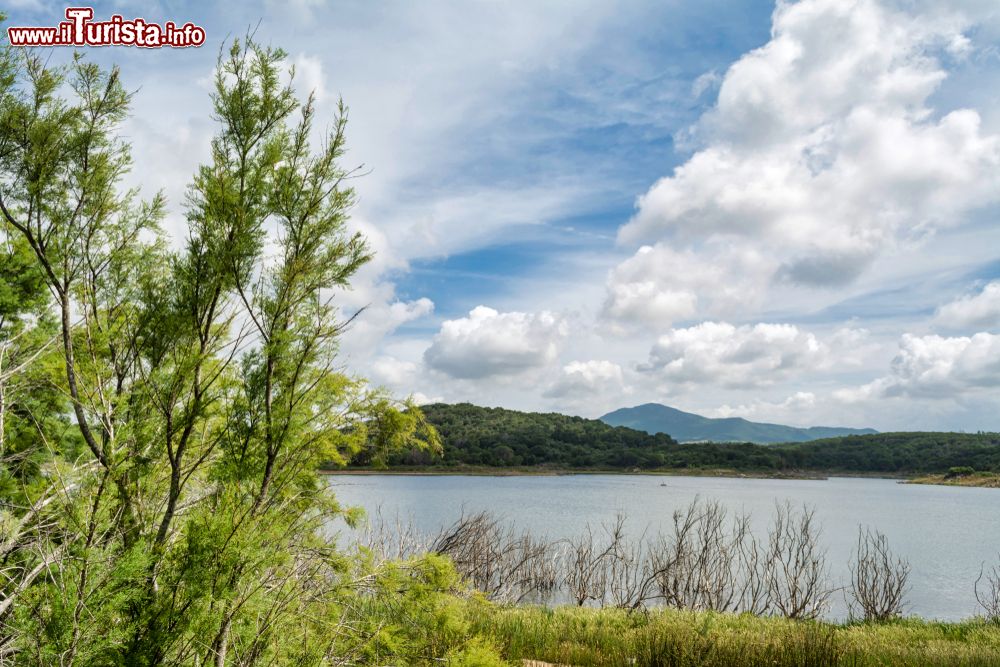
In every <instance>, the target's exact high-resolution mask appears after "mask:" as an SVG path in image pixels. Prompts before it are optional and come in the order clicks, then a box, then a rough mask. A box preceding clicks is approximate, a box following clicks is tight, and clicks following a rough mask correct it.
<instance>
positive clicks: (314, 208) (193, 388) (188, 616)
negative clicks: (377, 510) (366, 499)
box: [0, 40, 439, 665]
mask: <svg viewBox="0 0 1000 667" xmlns="http://www.w3.org/2000/svg"><path fill="white" fill-rule="evenodd" d="M284 59H285V54H284V53H283V52H282V51H280V50H277V49H272V48H267V47H264V46H261V45H259V44H257V43H255V42H254V41H253V40H246V41H234V42H233V43H232V46H231V48H230V49H228V50H227V51H225V52H224V53H222V54H221V56H220V60H219V63H218V66H217V69H216V74H215V82H214V83H215V85H214V92H213V94H212V101H213V105H214V117H215V120H216V121H217V123H218V126H219V129H218V132H217V134H216V135H215V137H214V138H213V140H212V143H211V159H210V161H209V162H208V163H207V164H204V165H202V166H201V167H200V168H199V169H198V170H197V172H196V174H195V175H194V178H193V182H192V183H191V185H190V188H189V191H188V196H187V201H186V219H187V233H186V237H185V238H184V240H183V244H182V247H180V248H179V249H175V248H174V247H172V244H171V243H169V242H168V239H167V238H166V237H165V235H164V233H163V232H162V231H161V227H160V225H161V221H162V220H163V217H164V214H165V210H166V202H165V201H164V198H163V197H162V196H160V195H156V196H154V197H153V198H152V199H150V200H145V201H144V200H141V199H140V197H139V193H138V192H137V191H133V190H126V189H124V188H123V187H122V185H121V184H122V181H123V178H124V177H125V176H126V174H127V173H128V172H129V170H130V169H131V167H132V162H131V155H130V147H129V145H128V144H127V143H126V142H125V141H123V140H122V139H121V138H120V137H119V136H118V128H119V126H120V124H121V122H122V121H123V120H124V119H125V118H126V117H127V114H128V110H129V103H130V99H131V96H132V95H131V94H130V93H129V92H128V90H127V89H126V88H125V86H124V84H123V83H122V81H121V80H120V76H119V72H118V70H117V69H110V70H105V69H102V68H100V67H98V66H97V65H95V64H92V63H90V62H87V61H86V60H85V59H83V58H82V57H79V56H77V57H74V58H73V60H72V62H70V63H69V64H68V65H66V66H61V67H50V66H48V65H47V64H46V63H45V61H44V60H43V59H42V58H40V57H37V56H35V55H33V54H31V53H28V52H25V51H19V50H15V49H11V48H7V49H5V50H3V52H2V54H0V213H2V222H3V225H5V232H4V234H5V238H7V239H9V240H10V242H11V243H16V244H18V247H19V248H21V250H22V251H23V257H27V258H28V259H29V260H30V261H29V262H28V264H29V265H30V268H31V269H32V270H33V271H37V275H38V276H39V280H40V282H41V284H43V285H44V290H42V295H43V296H46V297H47V298H45V299H43V302H44V307H43V308H41V309H40V313H39V315H38V318H39V320H38V321H41V320H42V319H44V318H48V321H50V322H51V330H52V334H53V337H52V343H53V344H51V345H47V346H45V345H42V346H40V347H39V349H42V350H43V352H40V353H39V354H38V355H37V356H39V358H40V357H42V356H45V360H44V361H45V363H47V364H48V367H50V368H56V369H58V372H56V373H51V374H50V376H51V380H50V381H49V384H50V386H51V387H52V388H53V390H54V391H56V392H57V393H58V396H59V397H60V400H61V401H62V403H61V406H62V410H63V412H62V413H61V414H62V424H63V427H64V429H65V430H67V431H70V432H71V433H72V436H71V437H66V438H63V439H62V440H60V441H58V442H53V440H52V438H50V437H47V436H46V433H45V430H44V429H42V428H38V429H35V433H34V436H35V442H36V445H37V448H38V450H39V451H44V452H46V456H47V458H45V460H44V461H43V463H41V464H40V465H39V466H38V468H37V471H36V473H35V476H34V478H33V479H31V480H25V481H24V482H23V483H22V484H21V486H20V488H21V489H22V495H23V498H22V502H20V503H19V504H15V503H13V502H11V503H7V505H9V507H7V508H5V511H9V514H10V521H11V523H12V524H16V525H17V526H18V530H17V531H8V534H7V535H5V536H4V539H3V540H0V541H2V542H3V548H4V551H3V552H0V558H3V559H4V560H3V565H2V573H3V577H2V578H0V595H2V598H0V622H2V625H0V651H2V655H3V656H5V657H6V658H9V659H10V660H12V661H17V662H24V663H30V664H60V665H74V664H76V665H90V664H93V665H108V664H128V665H160V664H192V665H194V664H197V665H206V664H214V665H224V664H240V665H249V664H262V663H269V664H270V663H279V664H285V663H291V662H294V663H295V664H312V663H317V662H322V661H324V660H328V659H329V658H330V656H331V655H332V654H333V652H335V651H336V650H339V649H337V648H336V646H337V641H338V637H339V636H341V635H343V634H344V632H345V630H344V628H345V627H346V626H345V621H344V615H343V614H344V612H343V605H341V604H340V602H339V600H340V598H338V591H342V590H343V588H344V586H345V585H346V584H345V580H346V579H349V577H345V575H344V573H345V572H346V570H347V567H346V565H345V556H344V554H343V553H342V552H340V551H338V550H337V549H336V548H335V547H334V545H333V544H332V543H331V542H330V540H329V538H328V537H327V536H326V531H325V530H324V528H325V526H326V525H328V523H329V521H330V518H331V517H332V516H335V515H337V514H338V513H341V509H340V508H339V507H338V505H337V503H336V501H335V499H334V498H333V497H332V495H331V494H330V493H329V491H328V490H327V486H326V485H325V484H324V483H323V481H322V479H321V478H320V477H319V476H318V474H317V469H318V468H319V466H320V465H321V464H323V463H330V462H333V463H344V462H346V461H347V460H348V459H349V458H350V457H351V456H353V455H354V454H356V453H358V452H359V451H362V450H364V449H365V447H366V446H367V445H368V443H370V442H371V441H372V438H369V437H368V435H369V434H368V430H369V429H368V425H369V424H378V433H377V438H376V439H377V441H378V442H377V446H378V447H384V446H385V443H397V444H399V445H400V446H403V445H405V446H406V447H411V446H413V445H414V443H419V444H420V445H421V446H425V447H432V448H433V447H438V446H439V445H438V443H437V439H436V435H435V433H434V432H433V429H432V428H430V427H429V426H427V425H426V424H425V423H424V422H423V420H422V417H421V415H420V413H419V411H418V410H416V409H415V408H413V406H410V405H407V404H401V403H399V402H396V401H392V400H388V399H387V397H385V396H384V395H382V394H379V393H377V392H376V393H373V392H372V390H370V389H369V388H368V387H367V385H366V384H365V383H364V382H363V381H362V380H359V379H357V378H353V377H351V376H349V375H347V374H345V373H344V372H342V371H341V370H339V367H338V365H337V362H336V351H337V340H338V336H339V335H340V333H341V332H342V330H343V328H344V326H345V321H344V320H342V319H341V318H340V317H339V313H338V311H337V308H336V307H335V303H334V301H333V297H334V294H335V293H336V291H337V290H338V289H342V288H346V287H347V286H348V285H349V281H350V279H351V277H352V276H353V275H354V274H355V272H356V271H357V270H358V268H359V267H361V266H362V265H363V264H364V263H365V262H367V261H368V260H369V258H370V256H371V255H370V252H369V250H368V246H367V245H366V243H365V241H364V239H363V238H362V237H361V236H359V235H358V234H352V233H350V232H349V231H348V229H347V226H346V224H347V219H348V213H349V210H350V208H351V206H352V204H353V201H354V195H353V191H352V189H351V188H350V186H349V179H350V178H351V177H352V176H353V175H354V172H353V171H351V170H348V169H345V168H344V167H342V166H341V159H342V157H343V154H344V150H345V129H346V120H347V111H346V108H345V107H344V106H343V105H342V104H341V105H340V107H339V109H338V113H337V115H336V118H335V120H334V121H333V123H332V125H331V127H330V129H329V131H327V132H326V133H320V132H319V131H318V130H317V129H316V128H315V127H314V120H315V113H316V112H315V107H314V103H313V99H312V97H309V98H308V99H306V100H304V101H301V100H299V99H298V98H297V96H296V95H295V93H294V91H293V88H292V85H291V81H290V80H289V77H287V76H284V75H283V72H284V71H285V69H284V65H283V63H284ZM317 135H321V136H322V139H321V140H319V141H315V140H314V139H315V137H316V136H317ZM150 167H151V168H155V165H150ZM174 245H176V244H174ZM45 292H47V294H45ZM4 349H5V350H6V349H7V348H4ZM46 355H47V356H46ZM29 356H30V355H28V356H25V357H23V358H24V359H25V360H26V361H27V360H28V358H29ZM39 363H41V361H39ZM387 425H389V426H387ZM387 428H391V429H392V433H389V432H387Z"/></svg>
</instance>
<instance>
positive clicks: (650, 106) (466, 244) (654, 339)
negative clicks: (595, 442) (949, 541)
mask: <svg viewBox="0 0 1000 667" xmlns="http://www.w3.org/2000/svg"><path fill="white" fill-rule="evenodd" d="M93 6H94V10H95V18H96V19H98V20H99V19H106V18H109V17H110V15H111V14H115V13H118V14H123V15H125V18H133V17H136V16H138V17H142V18H145V19H147V20H150V21H156V22H160V23H162V22H165V21H168V20H172V21H174V22H175V23H178V24H181V23H184V22H186V21H192V22H194V23H196V24H198V25H200V26H203V27H204V28H205V29H206V32H207V41H206V43H205V45H204V46H202V47H200V48H190V49H155V50H145V49H135V48H127V47H104V48H99V49H91V52H90V53H88V55H89V56H91V57H92V58H94V59H95V60H97V61H99V62H102V63H106V64H110V63H112V62H114V63H117V64H119V65H120V66H121V69H122V77H123V80H124V81H125V83H126V84H127V86H128V87H129V88H132V89H135V90H136V91H137V92H136V96H135V101H134V105H133V115H132V117H131V118H129V119H128V120H127V121H126V122H125V123H124V125H123V127H122V133H123V135H124V136H125V137H127V138H128V139H129V140H130V141H131V142H132V144H133V155H134V158H135V163H136V169H135V170H134V172H133V174H132V175H131V176H130V185H137V186H141V188H142V191H143V193H144V194H145V195H146V196H151V194H152V193H154V192H156V191H157V190H162V191H163V192H164V193H165V194H166V195H167V198H168V203H169V208H170V213H169V215H168V219H167V222H166V228H167V230H168V232H169V233H170V234H172V235H173V238H175V239H180V238H182V235H183V229H184V224H185V223H184V191H185V187H186V184H187V183H188V182H189V180H190V177H191V175H192V174H193V173H194V171H195V169H196V167H197V166H198V165H199V164H201V163H205V162H207V160H208V157H209V154H208V152H209V151H208V149H209V140H210V138H211V136H212V134H213V132H214V131H215V125H214V122H213V120H212V118H211V106H210V100H209V90H210V82H211V77H212V73H213V70H214V67H215V62H216V57H217V54H218V51H219V48H220V46H221V45H222V44H223V43H225V42H226V41H227V40H229V39H231V38H233V37H235V36H242V35H244V34H246V32H247V31H248V30H251V31H255V34H256V37H257V39H258V40H259V41H263V42H266V43H270V44H273V45H275V46H280V47H282V48H284V49H285V50H286V51H287V52H288V65H289V70H291V69H292V66H294V71H295V85H296V87H297V89H298V90H299V91H300V92H301V93H302V94H303V95H304V94H306V93H307V92H309V91H310V90H312V91H315V93H316V95H317V104H318V109H319V112H320V113H319V115H320V118H321V119H322V120H324V122H326V123H329V122H330V121H331V120H332V118H333V113H334V111H335V109H336V105H337V100H338V99H339V98H342V99H343V100H344V102H345V103H346V104H347V105H348V107H349V108H350V121H349V125H348V141H349V147H350V149H349V152H348V154H347V155H346V157H345V165H346V166H351V167H353V166H360V165H364V169H363V170H364V172H365V174H366V175H365V176H364V177H362V178H359V179H357V180H356V181H354V186H355V188H356V190H357V193H358V196H359V202H358V204H357V206H356V207H355V210H354V211H353V215H352V220H351V226H352V227H353V228H355V229H357V230H360V231H361V232H363V233H364V234H365V235H366V237H367V238H368V241H369V243H370V245H371V247H372V248H373V249H374V250H375V251H376V256H375V259H374V261H373V262H371V263H370V264H369V265H368V266H366V267H365V268H364V269H363V270H362V271H361V273H360V274H359V275H358V276H357V278H356V280H355V282H354V284H353V286H352V289H351V290H349V291H345V292H343V293H341V294H338V295H337V300H338V302H339V304H340V308H341V310H342V312H343V313H344V315H345V316H348V315H351V314H353V313H355V312H357V311H358V310H359V309H362V308H363V309H364V310H363V312H362V313H361V315H360V316H359V317H358V318H357V319H356V320H355V323H354V325H353V326H352V327H351V329H350V330H349V331H348V332H347V333H346V334H345V336H344V339H343V340H342V342H341V358H342V360H343V364H344V368H345V369H346V370H348V371H350V372H352V373H357V374H359V375H361V376H364V377H367V378H369V379H370V380H371V381H372V382H374V383H376V384H380V385H383V386H385V387H387V388H388V389H390V390H391V391H393V392H394V393H395V394H397V395H398V396H407V395H412V396H413V397H414V398H415V399H416V400H418V401H421V402H427V401H447V402H459V401H468V402H472V403H476V404H479V405H489V406H503V407H509V408H514V409H523V410H531V411H559V412H564V413H568V414H578V415H582V416H586V417H597V416H600V415H602V414H604V413H605V412H609V411H611V410H614V409H617V408H620V407H623V406H631V405H638V404H641V403H646V402H659V403H664V404H667V405H671V406H674V407H678V408H680V409H684V410H690V411H693V412H698V413H700V414H704V415H707V416H713V417H721V416H740V417H746V418H748V419H753V420H757V421H774V422H781V423H788V424H794V425H800V426H806V425H835V426H854V427H873V428H877V429H880V430H919V429H928V430H931V429H934V430H937V429H949V430H964V431H977V430H990V431H996V430H1000V416H998V415H1000V224H998V223H1000V218H998V216H1000V4H998V3H997V2H996V1H995V0H799V1H798V2H785V1H779V2H778V3H777V4H774V3H773V2H767V1H763V0H729V1H724V0H699V1H695V0H647V1H639V0H617V1H610V0H572V1H569V0H566V1H554V0H531V1H519V2H514V1H504V0H466V1H462V2H458V1H454V2H446V1H444V0H425V1H422V2H410V1H399V0H384V1H373V0H338V1H329V2H325V1H323V0H280V1H278V0H273V1H272V0H264V1H260V0H255V1H247V2H240V3H218V4H213V3H204V2H179V1H178V2H165V3H142V2H132V3H125V2H110V3H105V2H98V3H96V4H94V5H93ZM7 7H8V9H7V10H6V11H7V12H8V13H9V14H10V23H11V24H14V25H54V24H56V23H57V22H58V21H59V20H60V19H61V18H62V12H63V10H64V8H65V5H63V4H57V3H53V2H48V1H47V0H13V3H11V2H10V1H8V3H7ZM63 55H64V54H56V56H55V57H57V58H58V57H63Z"/></svg>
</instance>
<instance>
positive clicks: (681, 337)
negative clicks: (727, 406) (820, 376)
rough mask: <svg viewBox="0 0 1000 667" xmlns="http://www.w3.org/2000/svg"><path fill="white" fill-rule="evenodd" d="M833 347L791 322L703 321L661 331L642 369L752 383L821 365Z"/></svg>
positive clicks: (713, 381) (681, 379)
mask: <svg viewBox="0 0 1000 667" xmlns="http://www.w3.org/2000/svg"><path fill="white" fill-rule="evenodd" d="M828 351H829V350H828V348H827V347H826V346H825V345H823V344H821V343H820V341H819V340H817V338H816V337H815V336H814V335H813V334H811V333H807V332H804V331H802V330H800V329H799V328H798V327H796V326H793V325H790V324H755V325H752V326H751V325H744V326H740V327H736V326H733V325H732V324H727V323H725V322H703V323H701V324H699V325H697V326H693V327H689V328H687V329H673V330H671V331H670V332H668V333H666V334H664V335H663V336H660V338H659V340H657V341H656V343H655V344H654V345H653V348H652V350H650V353H649V361H648V362H646V363H645V364H643V365H641V366H639V368H638V370H640V371H644V372H649V373H655V374H656V377H657V378H659V379H662V380H664V381H665V382H666V383H667V384H668V385H671V384H672V385H688V384H708V385H717V386H723V387H736V388H750V387H760V386H767V385H770V384H774V383H775V382H777V381H780V380H784V379H786V378H788V377H789V376H791V375H793V374H794V373H798V372H801V371H803V370H810V369H816V368H819V367H821V366H822V365H823V364H824V363H826V361H827V360H828Z"/></svg>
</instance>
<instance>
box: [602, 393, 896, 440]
mask: <svg viewBox="0 0 1000 667" xmlns="http://www.w3.org/2000/svg"><path fill="white" fill-rule="evenodd" d="M601 421H603V422H605V423H607V424H611V425H612V426H628V427H629V428H634V429H638V430H640V431H646V432H647V433H666V434H668V435H670V436H671V437H672V438H674V439H675V440H678V441H679V442H694V441H701V440H710V441H715V442H757V443H775V442H805V441H808V440H818V439H820V438H834V437H839V436H843V435H863V434H868V433H876V432H877V431H875V430H873V429H870V428H863V429H857V428H842V427H837V426H811V427H808V428H800V427H796V426H785V425H782V424H768V423H762V422H752V421H749V420H747V419H744V418H742V417H724V418H721V419H713V418H710V417H703V416H701V415H698V414H694V413H692V412H684V411H683V410H678V409H677V408H672V407H670V406H669V405H662V404H660V403H644V404H642V405H637V406H635V407H631V408H621V409H619V410H615V411H613V412H609V413H608V414H606V415H604V416H603V417H601Z"/></svg>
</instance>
